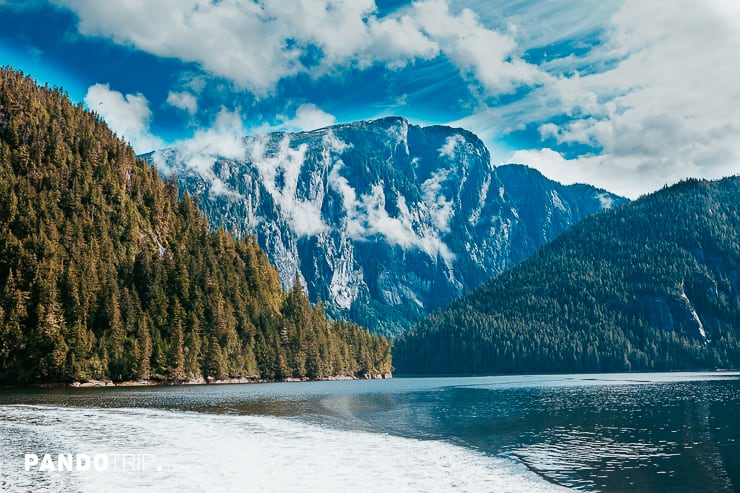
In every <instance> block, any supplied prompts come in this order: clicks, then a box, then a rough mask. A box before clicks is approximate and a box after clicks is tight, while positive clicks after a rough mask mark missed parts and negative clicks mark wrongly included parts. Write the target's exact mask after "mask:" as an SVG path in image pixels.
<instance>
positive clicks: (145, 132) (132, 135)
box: [85, 84, 164, 154]
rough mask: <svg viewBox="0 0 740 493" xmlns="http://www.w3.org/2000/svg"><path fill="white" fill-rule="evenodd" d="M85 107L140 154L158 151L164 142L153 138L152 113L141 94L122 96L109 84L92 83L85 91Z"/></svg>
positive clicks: (147, 102)
mask: <svg viewBox="0 0 740 493" xmlns="http://www.w3.org/2000/svg"><path fill="white" fill-rule="evenodd" d="M85 104H86V105H87V107H88V108H90V109H91V110H93V111H95V112H96V113H98V114H99V115H100V116H101V117H103V120H105V122H106V123H107V124H108V126H109V127H110V128H111V129H112V130H113V131H114V132H116V133H117V134H118V135H119V136H121V137H122V138H123V139H125V140H127V141H128V142H130V143H131V146H132V147H133V148H134V150H135V151H136V152H137V153H139V154H142V153H145V152H149V151H152V150H155V149H159V148H161V147H162V146H163V145H164V143H163V141H162V140H161V139H160V138H158V137H156V136H155V135H152V134H151V132H150V131H149V125H150V121H151V118H152V112H151V110H150V109H149V101H147V99H146V98H145V97H144V95H142V94H126V95H124V94H122V93H121V92H119V91H115V90H112V89H111V88H110V86H109V85H108V84H94V85H92V86H90V87H89V88H88V89H87V94H86V95H85Z"/></svg>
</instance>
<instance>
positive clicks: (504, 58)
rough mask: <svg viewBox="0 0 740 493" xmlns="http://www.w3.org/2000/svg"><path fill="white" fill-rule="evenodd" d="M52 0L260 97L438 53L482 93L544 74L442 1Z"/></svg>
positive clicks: (505, 36) (116, 36)
mask: <svg viewBox="0 0 740 493" xmlns="http://www.w3.org/2000/svg"><path fill="white" fill-rule="evenodd" d="M52 1H54V2H55V3H56V4H57V5H60V6H63V7H66V8H68V9H70V10H72V11H73V12H74V13H75V14H76V15H77V17H78V19H79V21H78V30H79V32H80V33H81V34H83V35H86V36H97V37H106V38H110V39H112V40H113V41H114V42H116V43H118V44H121V45H125V46H132V47H135V48H137V49H139V50H143V51H146V52H148V53H152V54H154V55H157V56H161V57H170V58H176V59H179V60H183V61H185V62H194V63H197V64H199V65H200V66H201V67H202V68H203V69H204V70H205V71H206V72H209V73H211V74H215V75H217V76H220V77H224V78H226V79H229V80H231V81H233V82H235V83H236V84H237V85H238V86H239V87H241V88H245V89H247V90H249V91H252V92H253V93H255V94H257V95H260V96H264V95H268V94H271V93H272V92H274V90H275V86H276V84H277V83H278V82H279V81H280V80H282V79H285V78H290V77H293V76H296V75H298V74H309V75H310V76H312V77H320V76H323V75H327V74H334V73H336V72H338V71H343V70H345V69H347V68H349V67H355V68H359V69H364V68H367V67H370V66H372V65H374V64H384V65H385V66H386V67H388V68H390V69H396V68H401V67H405V66H407V65H408V64H411V63H414V62H415V61H416V60H429V59H433V58H435V57H437V56H439V55H440V54H443V55H444V56H446V57H447V58H448V59H449V60H450V61H451V62H452V63H453V64H454V65H456V66H457V67H458V68H459V69H460V72H461V74H462V75H463V76H464V77H466V78H468V79H470V80H471V82H475V83H476V84H478V85H480V86H481V87H482V88H484V90H485V92H486V93H488V94H499V93H508V92H512V91H514V90H515V89H516V87H517V85H518V84H531V83H533V82H536V81H537V80H538V78H539V76H540V73H539V71H538V70H537V68H536V67H535V66H533V65H530V64H528V63H526V62H524V61H523V60H522V59H521V58H520V57H519V54H518V53H517V44H516V41H515V39H514V37H513V35H512V34H511V33H509V32H505V33H500V32H497V31H495V30H492V29H489V28H487V27H486V26H484V25H483V24H482V23H481V22H480V21H479V19H478V17H477V15H476V14H475V13H474V12H473V11H472V10H471V9H463V10H462V11H461V12H459V13H457V14H455V13H452V12H451V11H450V9H449V6H448V0H424V1H420V2H416V3H414V4H412V5H411V6H408V7H406V8H402V9H398V10H396V11H394V12H392V13H391V14H388V15H385V16H381V15H380V13H379V11H378V8H377V6H376V5H375V2H374V0H303V1H301V2H284V1H281V0H259V1H254V2H241V1H238V0H223V1H220V2H211V1H207V0H160V1H158V2H154V3H146V2H138V1H133V0H129V1H120V2H114V3H112V4H111V3H105V2H99V1H96V0H74V1H73V0H52ZM164 18H166V19H168V21H167V22H166V23H162V22H161V19H164Z"/></svg>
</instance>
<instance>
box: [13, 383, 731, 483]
mask: <svg viewBox="0 0 740 493" xmlns="http://www.w3.org/2000/svg"><path fill="white" fill-rule="evenodd" d="M739 412H740V374H738V373H669V374H608V375H603V374H602V375H547V376H541V375H539V376H493V377H460V378H397V379H393V380H381V381H349V382H312V383H276V384H261V385H224V386H181V387H147V388H101V389H33V390H28V389H24V390H4V391H0V437H2V441H0V461H1V462H0V490H9V491H29V490H32V491H40V490H44V489H46V490H48V491H58V490H64V491H141V490H149V491H178V492H183V491H347V490H350V491H351V490H352V489H354V490H356V491H449V490H455V491H512V492H514V491H558V490H561V489H565V488H571V489H576V490H581V491H635V492H637V491H687V492H689V491H690V492H701V491H706V492H722V491H737V490H738V489H740V420H739V419H738V413H739ZM25 453H36V454H38V455H39V456H41V455H42V454H44V453H51V454H57V453H71V454H89V455H93V454H108V455H109V456H111V457H113V456H118V455H120V454H133V455H134V456H135V457H137V458H141V457H143V456H146V457H148V458H150V459H151V460H155V461H156V464H155V465H156V467H152V468H148V469H146V470H143V469H142V468H141V467H128V468H126V467H123V468H115V470H112V469H114V468H111V469H109V470H106V471H56V472H41V471H38V470H34V469H32V470H31V471H29V472H26V471H25V470H24V463H23V458H24V454H25ZM137 460H138V459H137Z"/></svg>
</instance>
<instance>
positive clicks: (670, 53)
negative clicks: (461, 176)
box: [462, 0, 740, 197]
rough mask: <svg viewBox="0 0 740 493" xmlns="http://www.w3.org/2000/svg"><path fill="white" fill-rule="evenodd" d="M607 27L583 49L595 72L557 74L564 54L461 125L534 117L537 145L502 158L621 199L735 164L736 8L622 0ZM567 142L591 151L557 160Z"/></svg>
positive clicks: (739, 90)
mask: <svg viewBox="0 0 740 493" xmlns="http://www.w3.org/2000/svg"><path fill="white" fill-rule="evenodd" d="M608 25H609V26H610V28H609V29H607V30H605V31H604V35H605V36H606V37H605V39H604V40H603V41H602V43H601V44H600V45H599V46H596V47H594V48H593V49H592V50H591V51H590V52H589V54H588V59H589V63H590V64H591V65H592V66H593V67H596V68H595V69H593V70H592V71H590V72H588V73H583V74H579V73H578V72H577V71H576V72H574V73H573V74H571V75H567V73H568V70H567V68H566V67H567V64H568V63H570V64H571V66H574V65H581V64H582V62H583V61H582V60H578V59H576V58H573V57H569V58H568V60H562V61H561V63H560V64H558V70H560V71H563V72H561V73H560V74H557V75H555V74H552V75H551V79H550V81H549V82H546V83H545V84H544V85H543V86H542V87H540V88H538V89H537V90H535V91H532V92H531V93H529V94H527V95H526V96H525V97H523V98H522V99H520V100H519V101H516V102H514V103H512V104H510V105H507V106H505V107H502V108H496V107H491V108H489V107H484V108H481V109H480V110H479V112H478V114H477V115H475V116H472V117H469V118H467V119H466V121H465V122H463V123H462V124H463V125H465V124H466V123H468V124H469V126H471V127H473V128H474V129H475V128H476V127H481V128H482V129H483V131H484V132H487V133H488V134H489V137H491V136H493V134H495V133H496V132H503V133H507V132H512V131H516V130H521V129H523V128H525V127H526V126H527V125H531V124H532V123H535V122H540V124H539V134H540V137H541V140H542V142H541V145H540V146H539V147H532V148H530V149H523V150H518V151H516V152H514V153H513V154H512V155H511V156H510V157H509V158H508V159H509V160H511V161H516V162H522V163H524V164H529V165H531V166H534V167H536V168H538V169H539V170H540V171H541V172H543V173H544V174H546V175H547V176H549V177H551V178H555V179H557V180H560V181H563V182H575V181H580V182H588V183H593V184H596V185H598V186H601V187H604V188H607V189H609V190H612V191H614V192H617V193H621V194H624V195H627V196H630V197H636V196H638V195H640V194H642V193H646V192H649V191H652V190H655V189H657V188H659V187H660V186H662V185H664V184H666V183H672V182H675V181H677V180H679V179H681V178H683V177H686V176H699V177H705V178H717V177H721V176H725V175H728V174H733V173H737V172H738V171H740V164H738V163H740V139H739V138H738V137H740V123H738V120H737V117H736V116H735V115H734V112H733V111H731V110H728V109H729V108H735V107H740V86H739V85H738V84H736V83H734V82H733V81H736V80H737V79H738V77H740V68H739V67H738V65H737V64H733V63H728V60H732V59H733V57H735V56H736V55H735V54H736V53H737V52H738V51H739V50H740V37H738V35H737V34H736V33H737V29H736V28H737V26H738V25H740V18H739V16H738V9H737V8H736V7H732V6H731V5H730V4H729V3H728V2H721V1H716V2H715V1H713V2H710V3H709V4H698V3H696V2H692V1H687V0H682V1H679V2H677V3H676V2H674V3H673V4H672V6H671V8H667V7H666V6H665V5H664V4H661V3H658V2H644V1H632V0H628V1H626V2H624V3H623V5H622V6H621V7H620V8H619V9H618V10H617V11H616V12H615V13H614V15H613V16H612V17H611V19H610V21H609V24H608ZM566 62H567V63H566ZM499 135H500V134H499ZM574 145H581V146H584V148H585V149H591V152H588V153H581V155H580V156H578V157H575V158H572V159H567V158H565V157H564V156H565V154H566V152H567V151H568V150H569V149H570V148H571V147H572V146H574Z"/></svg>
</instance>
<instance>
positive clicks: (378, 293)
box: [147, 117, 624, 334]
mask: <svg viewBox="0 0 740 493" xmlns="http://www.w3.org/2000/svg"><path fill="white" fill-rule="evenodd" d="M147 157H148V158H149V159H152V160H153V161H155V162H156V163H157V165H158V166H159V168H160V169H162V170H164V171H165V172H167V173H173V174H175V175H176V176H177V180H178V183H179V185H180V187H181V189H182V190H186V191H188V193H190V194H192V195H193V196H196V197H198V199H199V205H200V207H201V208H202V210H203V211H204V212H205V213H206V215H207V216H208V217H209V218H210V220H211V221H212V222H213V224H215V225H219V226H223V227H224V228H226V229H227V230H229V231H234V232H235V233H236V234H237V235H240V236H244V235H254V236H255V237H256V238H257V241H258V243H259V245H260V246H261V247H262V248H264V249H265V251H266V252H267V254H268V255H269V257H270V260H271V261H272V262H273V264H274V265H276V266H277V268H278V271H279V272H280V278H281V281H282V283H283V286H285V287H286V289H287V288H289V287H290V286H292V284H293V282H294V280H295V279H296V278H298V279H300V280H301V282H302V283H304V285H305V286H306V287H307V291H308V294H309V297H310V299H311V300H312V301H313V302H316V301H319V300H321V301H324V302H325V304H326V309H327V312H328V313H330V314H331V315H332V316H334V317H338V318H339V317H341V318H349V319H351V320H353V321H355V322H357V323H360V324H362V325H365V326H368V327H370V328H373V329H375V330H376V331H379V332H384V333H390V334H393V333H398V332H400V331H403V330H405V329H406V328H407V327H408V326H409V325H410V324H411V323H412V322H413V321H416V320H419V319H420V318H421V317H422V316H424V315H426V314H427V313H429V312H431V311H432V310H435V309H437V308H440V307H444V306H446V305H447V304H448V303H449V302H450V301H451V300H453V299H454V298H456V297H458V296H460V295H462V294H463V293H465V292H466V291H469V290H471V289H473V288H475V287H476V286H477V285H478V284H480V283H481V282H483V281H484V280H486V279H488V278H490V277H491V276H492V275H494V274H497V273H499V272H502V271H503V270H505V269H506V268H508V267H509V266H511V265H513V264H515V263H517V262H519V261H520V260H522V259H524V258H526V257H527V256H529V255H531V254H532V253H533V252H534V251H535V250H536V249H537V248H538V247H539V246H541V245H542V244H543V243H545V242H547V241H549V240H551V239H553V238H554V237H556V236H557V235H558V234H559V233H560V232H562V231H563V230H564V229H566V228H567V227H568V226H570V225H571V224H574V223H576V222H578V221H579V220H581V219H582V218H583V217H585V216H587V215H589V214H591V213H593V212H595V211H598V210H601V209H602V208H603V207H607V206H610V205H612V204H618V203H621V202H624V199H622V198H620V197H617V196H614V195H612V194H609V193H607V192H605V191H603V190H598V189H595V188H593V187H590V186H586V185H578V186H571V187H565V186H562V185H560V184H558V183H555V182H553V181H551V180H548V179H546V178H544V177H543V176H542V175H541V174H539V173H538V172H536V171H534V170H532V169H529V168H525V167H522V166H503V167H499V168H495V167H494V166H493V165H492V164H491V157H490V154H489V151H488V149H487V148H486V146H485V145H484V144H483V143H482V142H481V141H480V139H479V138H478V137H476V136H475V135H474V134H472V133H471V132H468V131H466V130H461V129H456V128H450V127H445V126H430V127H423V128H422V127H420V126H416V125H412V124H409V122H408V121H407V120H405V119H403V118H400V117H388V118H383V119H379V120H374V121H361V122H355V123H350V124H344V125H337V126H333V127H328V128H324V129H319V130H315V131H311V132H301V133H272V134H268V135H265V136H258V137H247V138H244V139H240V140H231V141H228V145H224V141H221V142H220V146H219V150H218V152H216V151H214V150H213V146H212V141H211V140H210V139H203V142H201V143H200V144H197V143H188V144H187V145H183V146H180V147H176V148H171V149H166V150H164V151H159V152H157V153H155V154H153V155H149V156H147Z"/></svg>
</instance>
